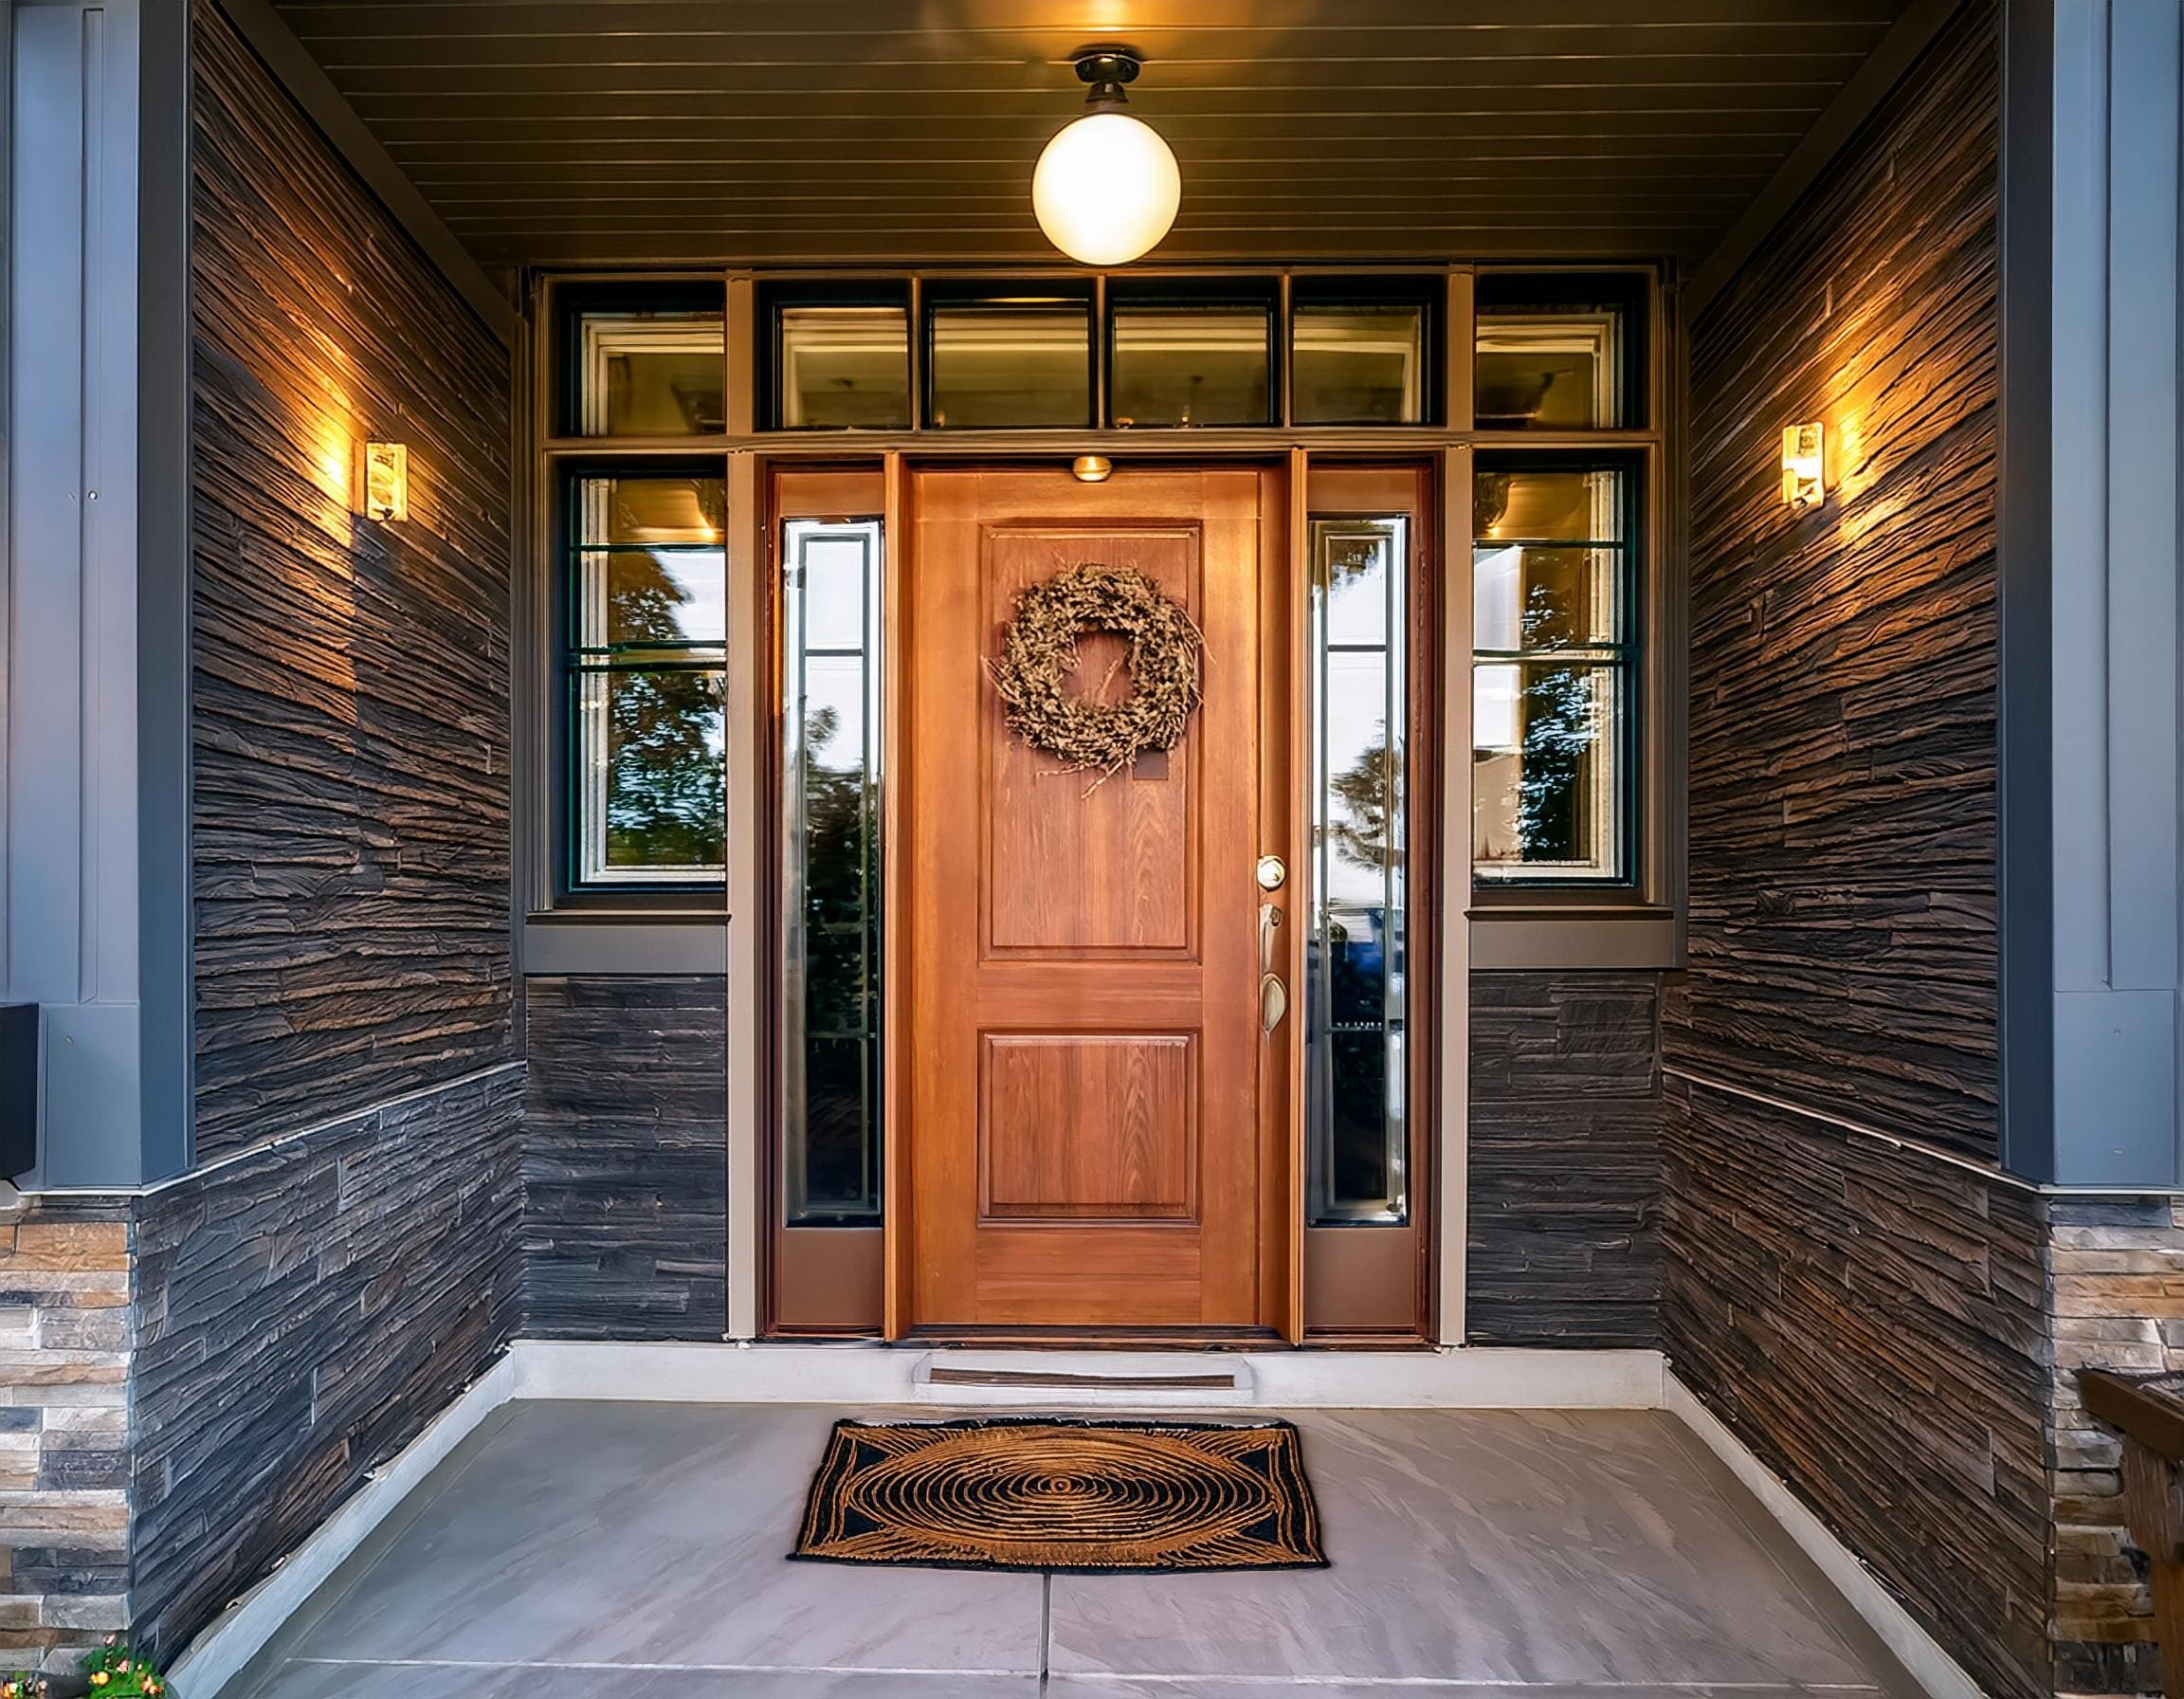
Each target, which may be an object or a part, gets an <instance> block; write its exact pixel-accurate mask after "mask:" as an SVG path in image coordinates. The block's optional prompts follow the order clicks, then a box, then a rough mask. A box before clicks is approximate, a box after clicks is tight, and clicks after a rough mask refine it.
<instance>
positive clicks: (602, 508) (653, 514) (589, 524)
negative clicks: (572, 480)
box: [575, 477, 728, 548]
mask: <svg viewBox="0 0 2184 1699" xmlns="http://www.w3.org/2000/svg"><path fill="white" fill-rule="evenodd" d="M575 487H576V515H575V539H576V541H577V543H578V544H579V545H603V546H609V547H612V546H617V545H620V544H623V543H636V544H642V545H644V546H646V547H651V546H653V545H655V544H662V543H668V544H672V543H701V544H704V545H706V546H709V547H712V548H719V546H720V527H721V525H722V524H723V522H724V521H725V519H726V515H727V511H728V499H727V494H726V486H725V485H724V484H722V483H721V481H720V480H719V479H718V478H685V477H668V478H659V477H647V478H618V477H596V478H579V479H577V480H576V486H575Z"/></svg>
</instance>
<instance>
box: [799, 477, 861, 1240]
mask: <svg viewBox="0 0 2184 1699" xmlns="http://www.w3.org/2000/svg"><path fill="white" fill-rule="evenodd" d="M880 542H881V539H880V521H878V520H851V521H817V520H792V521H788V522H787V523H786V524H785V525H784V526H783V528H782V549H781V562H782V564H781V701H780V713H781V734H782V747H781V780H782V789H781V818H782V826H783V831H782V843H783V856H784V865H783V868H782V872H783V877H782V881H781V893H782V907H781V1011H782V1020H781V1055H780V1066H781V1112H782V1118H783V1120H782V1142H783V1149H784V1152H785V1157H786V1160H785V1163H784V1173H783V1179H784V1186H783V1192H784V1197H785V1201H786V1204H787V1211H788V1220H789V1224H790V1225H791V1226H828V1227H862V1226H873V1225H877V1224H878V1222H879V1220H880V1139H881V1124H880V1043H881V1032H880V994H881V984H882V981H881V977H880V976H881V964H880V784H881V772H880V632H881V610H880V585H881V552H880Z"/></svg>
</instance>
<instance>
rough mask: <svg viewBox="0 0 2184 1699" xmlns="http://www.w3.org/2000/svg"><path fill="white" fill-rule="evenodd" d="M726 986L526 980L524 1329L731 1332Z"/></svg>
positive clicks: (710, 979) (584, 1333)
mask: <svg viewBox="0 0 2184 1699" xmlns="http://www.w3.org/2000/svg"><path fill="white" fill-rule="evenodd" d="M727 995H728V989H727V980H726V979H725V978H724V977H721V976H719V975H717V974H698V975H688V976H681V975H651V976H606V975H596V976H583V977H567V978H564V977H533V978H531V979H529V980H527V981H526V982H525V987H524V1014H525V1019H526V1023H527V1030H528V1032H529V1034H530V1065H529V1072H528V1076H527V1077H528V1082H529V1083H528V1089H527V1091H526V1094H525V1101H524V1107H523V1299H524V1314H525V1317H526V1323H527V1326H528V1329H529V1331H530V1332H531V1333H532V1334H533V1335H534V1336H536V1337H537V1338H540V1339H643V1340H718V1339H719V1338H720V1337H721V1336H722V1335H723V1334H724V1333H725V1332H726V1331H727V1328H728V1269H727V1244H728V1082H727V1068H728V1055H727V1043H728V1023H727Z"/></svg>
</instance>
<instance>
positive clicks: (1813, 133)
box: [1683, 0, 1963, 323]
mask: <svg viewBox="0 0 2184 1699" xmlns="http://www.w3.org/2000/svg"><path fill="white" fill-rule="evenodd" d="M1962 5H1963V0H1916V3H1915V4H1914V5H1913V6H1912V7H1911V9H1909V10H1908V11H1906V12H1905V13H1904V14H1903V15H1902V17H1901V18H1899V19H1897V20H1896V22H1895V24H1894V26H1893V27H1890V29H1889V31H1888V33H1887V34H1886V35H1884V36H1883V37H1882V38H1881V45H1880V46H1878V47H1875V48H1874V49H1873V51H1872V53H1871V55H1870V56H1869V57H1868V58H1867V59H1866V61H1865V64H1862V65H1860V66H1859V67H1858V68H1857V70H1855V71H1853V72H1852V73H1851V75H1850V80H1849V81H1848V82H1846V83H1844V85H1843V88H1842V91H1841V92H1840V93H1839V94H1837V95H1836V97H1835V98H1834V99H1833V100H1830V101H1829V103H1828V106H1827V108H1826V110H1825V111H1823V112H1822V113H1821V114H1820V116H1819V118H1818V119H1816V120H1815V121H1814V122H1813V125H1812V128H1811V130H1809V131H1808V132H1806V135H1805V139H1804V140H1803V141H1800V142H1799V143H1798V144H1797V145H1796V146H1795V147H1794V148H1793V149H1791V151H1790V156H1789V157H1788V158H1787V159H1785V160H1783V161H1782V164H1781V167H1780V169H1779V170H1777V171H1776V172H1775V174H1774V175H1773V176H1772V177H1770V178H1769V179H1768V180H1767V186H1766V187H1765V188H1764V189H1762V190H1760V191H1759V192H1758V194H1757V195H1756V196H1755V197H1754V199H1753V202H1752V204H1751V206H1749V207H1747V208H1746V209H1745V210H1744V214H1743V216H1742V217H1740V218H1738V221H1737V222H1736V223H1735V224H1734V225H1732V226H1730V227H1729V233H1728V234H1727V235H1726V236H1724V237H1722V238H1721V240H1720V243H1719V244H1718V245H1717V246H1716V247H1715V249H1714V251H1713V252H1712V253H1710V254H1708V255H1707V256H1706V258H1705V260H1704V262H1703V263H1702V264H1701V265H1700V266H1699V268H1698V270H1697V271H1695V272H1694V273H1693V274H1692V277H1691V282H1690V283H1689V285H1688V286H1687V287H1686V288H1685V289H1684V291H1683V316H1684V322H1685V323H1689V322H1690V321H1691V320H1694V319H1696V318H1698V316H1699V314H1700V313H1701V312H1702V310H1703V309H1704V308H1705V306H1706V303H1707V302H1708V301H1712V300H1713V299H1714V297H1715V296H1716V295H1718V294H1720V290H1721V286H1722V284H1724V283H1727V282H1728V281H1729V280H1730V279H1731V278H1733V277H1735V276H1736V275H1737V272H1738V267H1739V266H1741V265H1743V264H1744V262H1745V261H1746V260H1749V259H1750V258H1751V257H1752V255H1753V254H1754V253H1755V252H1756V251H1757V249H1758V247H1759V245H1760V243H1762V242H1764V241H1765V240H1766V239H1767V236H1768V234H1769V233H1770V232H1771V231H1772V230H1773V229H1774V227H1775V226H1776V225H1777V224H1779V223H1781V221H1782V217H1783V215H1784V214H1785V213H1787V212H1788V211H1789V210H1790V209H1791V208H1792V207H1793V206H1795V205H1796V203H1797V198H1798V196H1800V195H1802V194H1803V193H1804V192H1806V191H1807V190H1808V189H1810V188H1811V187H1812V185H1813V184H1814V183H1815V182H1816V181H1818V179H1819V176H1820V174H1821V173H1822V172H1823V171H1825V170H1826V169H1827V168H1828V163H1829V160H1831V159H1833V158H1834V157H1835V155H1836V154H1837V153H1839V152H1840V151H1841V150H1842V147H1843V144H1844V143H1845V142H1847V141H1848V140H1849V139H1850V137H1851V135H1852V134H1853V133H1854V132H1855V131H1856V130H1857V128H1858V126H1859V125H1860V124H1862V123H1864V122H1865V120H1866V119H1868V118H1869V117H1871V116H1872V113H1873V109H1874V108H1875V107H1876V106H1878V105H1880V104H1881V102H1882V100H1883V99H1884V98H1885V97H1886V95H1887V93H1888V91H1889V90H1890V89H1892V88H1894V87H1895V86H1896V84H1897V82H1899V81H1900V80H1901V79H1902V75H1903V73H1904V72H1905V71H1907V70H1909V69H1910V68H1911V62H1912V61H1913V60H1915V59H1917V58H1918V57H1919V55H1920V54H1921V53H1923V52H1924V51H1925V50H1926V46H1927V44H1928V43H1929V42H1931V41H1932V40H1933V39H1934V38H1935V37H1936V36H1937V35H1938V34H1939V33H1940V32H1941V27H1942V26H1943V25H1945V24H1947V23H1948V22H1949V20H1950V19H1951V18H1953V17H1955V16H1956V11H1957V9H1958V8H1959V7H1960V6H1962Z"/></svg>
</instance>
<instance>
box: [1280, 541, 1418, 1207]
mask: <svg viewBox="0 0 2184 1699" xmlns="http://www.w3.org/2000/svg"><path fill="white" fill-rule="evenodd" d="M1312 538H1313V562H1314V574H1313V599H1312V677H1313V684H1314V688H1313V694H1312V731H1311V739H1312V764H1313V765H1312V796H1313V822H1312V823H1313V857H1312V867H1311V885H1310V893H1309V896H1310V909H1309V930H1308V933H1307V940H1306V973H1307V980H1306V986H1305V1023H1306V1025H1305V1032H1306V1070H1307V1076H1308V1091H1309V1101H1308V1124H1309V1128H1310V1144H1311V1162H1310V1174H1309V1178H1310V1182H1311V1193H1312V1219H1313V1221H1314V1222H1315V1223H1316V1224H1318V1225H1322V1226H1327V1225H1337V1224H1345V1223H1348V1224H1356V1223H1372V1222H1380V1223H1387V1222H1399V1221H1402V1220H1403V1219H1405V1218H1406V1214H1407V1210H1408V1199H1407V1197H1406V1196H1405V1176H1404V1153H1405V1149H1406V1133H1405V1128H1404V1105H1403V1089H1402V1058H1403V1045H1404V1034H1403V1024H1404V1021H1403V996H1404V994H1403V984H1404V973H1405V964H1404V959H1403V918H1404V916H1403V904H1404V896H1403V889H1404V884H1403V882H1404V849H1405V846H1404V831H1403V791H1404V786H1403V766H1404V754H1403V738H1404V731H1405V725H1404V718H1403V715H1404V685H1403V677H1404V654H1403V649H1404V636H1405V631H1404V623H1405V608H1406V597H1407V590H1408V579H1407V573H1406V568H1407V567H1408V564H1409V559H1408V543H1407V526H1406V522H1405V521H1403V520H1401V519H1399V518H1398V519H1362V520H1316V521H1313V525H1312Z"/></svg>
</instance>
